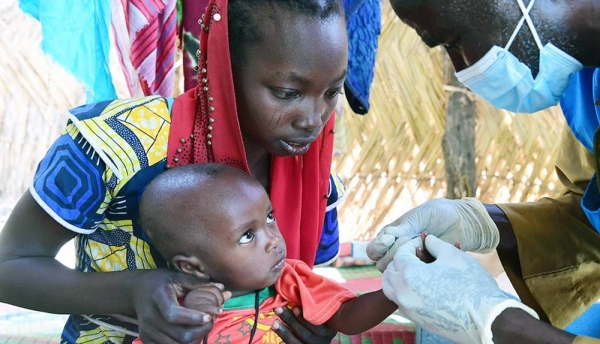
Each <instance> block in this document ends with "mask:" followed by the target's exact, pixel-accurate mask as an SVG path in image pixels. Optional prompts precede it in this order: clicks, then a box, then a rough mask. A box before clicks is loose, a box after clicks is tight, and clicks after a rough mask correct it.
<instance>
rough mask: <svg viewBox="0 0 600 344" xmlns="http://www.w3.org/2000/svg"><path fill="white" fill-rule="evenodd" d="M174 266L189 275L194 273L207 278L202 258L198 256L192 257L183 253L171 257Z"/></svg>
mask: <svg viewBox="0 0 600 344" xmlns="http://www.w3.org/2000/svg"><path fill="white" fill-rule="evenodd" d="M171 265H172V267H173V268H174V269H175V270H177V271H179V272H183V273H185V274H188V275H193V276H197V277H203V278H206V277H207V276H206V274H205V273H204V266H203V264H202V262H201V261H200V259H198V258H197V257H193V256H192V257H190V256H186V255H183V254H178V255H175V257H173V259H171Z"/></svg>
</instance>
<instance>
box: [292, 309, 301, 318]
mask: <svg viewBox="0 0 600 344" xmlns="http://www.w3.org/2000/svg"><path fill="white" fill-rule="evenodd" d="M292 312H294V315H296V316H298V315H300V308H294V309H292Z"/></svg>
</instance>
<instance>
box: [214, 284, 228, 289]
mask: <svg viewBox="0 0 600 344" xmlns="http://www.w3.org/2000/svg"><path fill="white" fill-rule="evenodd" d="M212 285H214V286H215V287H217V288H219V289H220V290H223V289H224V288H225V286H223V284H221V283H213V284H212Z"/></svg>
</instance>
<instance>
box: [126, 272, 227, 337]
mask: <svg viewBox="0 0 600 344" xmlns="http://www.w3.org/2000/svg"><path fill="white" fill-rule="evenodd" d="M139 276H140V278H137V279H136V282H135V283H134V285H133V286H132V287H133V297H132V299H133V306H134V308H135V311H136V315H137V320H138V325H139V336H140V339H141V340H142V341H143V342H144V344H151V343H160V344H170V343H194V344H198V343H200V342H202V339H203V338H204V337H205V336H206V335H207V334H208V332H209V331H210V330H211V328H212V326H213V317H212V315H213V314H214V313H215V312H218V311H217V309H219V310H220V309H221V307H222V306H223V302H224V301H225V299H226V298H228V297H229V296H230V293H229V292H227V293H226V294H225V296H224V295H223V293H222V288H223V287H222V285H215V284H212V283H208V280H207V279H204V278H199V277H195V276H191V275H186V274H182V273H178V272H175V271H171V270H166V269H155V270H146V271H139ZM191 292H193V293H194V299H195V301H194V302H196V305H198V307H197V309H191V308H186V307H183V306H181V305H180V304H179V301H178V300H179V299H181V298H183V297H185V296H186V295H187V294H188V293H191ZM190 302H193V301H192V300H190ZM200 303H202V305H200Z"/></svg>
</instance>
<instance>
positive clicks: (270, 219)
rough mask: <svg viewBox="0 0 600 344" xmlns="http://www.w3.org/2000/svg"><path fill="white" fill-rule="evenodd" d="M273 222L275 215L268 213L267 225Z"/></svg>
mask: <svg viewBox="0 0 600 344" xmlns="http://www.w3.org/2000/svg"><path fill="white" fill-rule="evenodd" d="M273 222H275V215H273V212H272V211H270V212H269V214H267V224H268V225H270V224H271V223H273Z"/></svg>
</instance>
